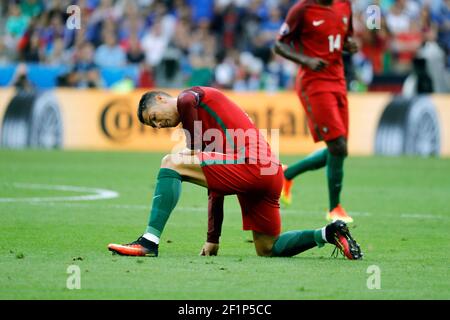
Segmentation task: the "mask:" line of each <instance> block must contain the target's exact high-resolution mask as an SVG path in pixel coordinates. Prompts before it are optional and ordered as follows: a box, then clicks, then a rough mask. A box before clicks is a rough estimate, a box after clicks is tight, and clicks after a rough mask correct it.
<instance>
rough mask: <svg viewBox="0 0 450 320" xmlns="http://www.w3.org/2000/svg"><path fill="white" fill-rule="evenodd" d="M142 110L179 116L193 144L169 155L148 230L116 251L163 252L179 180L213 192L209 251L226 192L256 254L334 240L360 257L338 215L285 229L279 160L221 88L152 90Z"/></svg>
mask: <svg viewBox="0 0 450 320" xmlns="http://www.w3.org/2000/svg"><path fill="white" fill-rule="evenodd" d="M138 117H139V120H140V121H141V122H142V123H143V124H146V125H150V126H152V127H154V128H158V129H160V128H169V127H176V126H177V125H178V124H179V123H180V122H181V124H182V126H183V129H184V130H185V133H186V140H187V144H188V145H187V146H188V149H187V150H186V151H183V152H180V153H176V154H170V155H167V156H165V157H164V158H163V160H162V163H161V169H160V171H159V174H158V180H157V184H156V189H155V193H154V197H153V203H152V208H151V214H150V219H149V223H148V227H147V229H146V231H145V233H144V234H143V235H142V236H141V237H139V239H138V240H136V241H134V242H132V243H129V244H123V245H122V244H110V245H109V246H108V249H109V250H110V251H112V252H113V253H118V254H121V255H128V256H149V257H152V256H153V257H156V256H158V244H159V239H160V237H161V233H162V231H163V229H164V226H165V224H166V222H167V220H168V218H169V216H170V214H171V212H172V211H173V209H174V208H175V206H176V204H177V201H178V199H179V197H180V194H181V183H182V181H187V182H191V183H194V184H197V185H200V186H203V187H206V188H208V192H209V206H208V208H209V217H208V226H209V229H208V239H207V241H206V243H205V244H204V246H203V248H202V252H201V253H202V254H203V255H215V254H217V251H218V249H219V245H218V242H219V241H218V240H219V236H220V230H221V226H222V221H223V197H224V196H226V195H232V194H235V195H237V197H238V200H239V203H240V206H241V210H242V220H243V229H244V230H252V232H253V239H254V244H255V249H256V253H257V254H258V255H260V256H278V257H287V256H293V255H296V254H298V253H300V252H303V251H305V250H308V249H311V248H313V247H315V246H319V247H321V246H323V245H324V244H325V243H331V244H333V245H335V246H336V247H337V248H338V249H339V250H340V251H341V252H342V253H343V254H344V255H345V256H346V257H347V258H348V259H361V258H362V253H361V250H360V248H359V245H358V244H357V243H356V241H355V240H354V239H353V238H352V236H351V235H350V232H349V230H348V228H347V226H346V224H345V222H343V221H340V220H337V221H334V222H333V223H330V224H329V225H327V226H326V227H323V228H321V229H317V230H302V231H300V230H298V231H289V232H285V233H283V234H281V235H280V230H281V221H280V212H279V210H280V205H279V198H280V193H281V189H282V185H283V169H282V167H281V164H280V162H279V160H278V159H277V157H275V156H274V155H272V153H271V150H270V146H269V144H268V143H267V141H266V140H265V139H264V137H263V136H262V134H260V132H259V130H258V129H257V128H256V127H255V125H254V124H253V122H252V121H251V120H250V118H249V117H248V116H247V114H246V113H245V112H243V111H242V110H241V109H240V108H239V107H238V106H237V105H236V104H235V103H233V102H232V101H231V100H229V99H228V98H227V97H226V96H225V95H224V94H223V93H221V92H220V91H218V90H216V89H213V88H208V87H193V88H190V89H188V90H185V91H183V92H182V93H181V94H180V95H179V96H178V97H172V96H170V95H169V94H167V93H165V92H161V91H153V92H147V93H146V94H144V95H143V96H142V98H141V100H140V102H139V108H138ZM208 142H209V143H208ZM208 150H209V151H208ZM211 150H214V151H211ZM217 150H220V151H221V152H217Z"/></svg>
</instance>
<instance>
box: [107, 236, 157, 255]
mask: <svg viewBox="0 0 450 320" xmlns="http://www.w3.org/2000/svg"><path fill="white" fill-rule="evenodd" d="M108 250H109V251H112V253H113V254H120V255H121V256H138V257H157V256H158V245H157V244H156V243H154V242H152V241H150V240H147V239H145V238H144V237H140V238H139V239H137V240H136V241H133V242H131V243H127V244H115V243H110V244H109V245H108Z"/></svg>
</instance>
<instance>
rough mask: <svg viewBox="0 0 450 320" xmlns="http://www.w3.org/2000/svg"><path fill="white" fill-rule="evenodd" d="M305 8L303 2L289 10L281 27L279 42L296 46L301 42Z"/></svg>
mask: <svg viewBox="0 0 450 320" xmlns="http://www.w3.org/2000/svg"><path fill="white" fill-rule="evenodd" d="M304 13H305V6H304V3H303V1H299V2H297V3H296V4H295V5H293V6H292V7H291V9H289V11H288V14H287V16H286V19H285V20H284V23H283V24H282V25H281V28H280V31H279V34H278V41H281V42H284V43H286V44H289V45H291V44H293V42H294V44H296V43H295V42H298V41H299V40H300V31H301V28H302V24H303V19H304Z"/></svg>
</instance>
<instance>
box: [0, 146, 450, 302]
mask: <svg viewBox="0 0 450 320" xmlns="http://www.w3.org/2000/svg"><path fill="white" fill-rule="evenodd" d="M160 159H161V154H149V153H89V152H38V151H26V152H14V151H5V150H3V151H0V179H1V180H0V198H10V197H16V198H23V197H48V196H53V197H55V196H67V195H74V193H73V192H64V191H49V190H45V191H39V190H35V189H32V190H30V189H26V188H18V187H17V183H34V184H48V185H70V186H83V187H92V188H104V189H111V190H114V191H117V192H119V193H120V197H119V198H116V199H111V200H99V201H73V202H67V201H59V202H58V201H54V202H50V203H49V202H35V203H32V202H10V203H6V202H0V299H449V298H450V284H449V279H450V273H449V266H450V258H449V252H450V241H449V235H448V234H449V227H450V225H449V224H450V223H449V222H450V209H449V206H448V203H449V195H450V174H449V173H450V160H448V159H447V160H442V159H441V160H439V159H421V158H356V157H351V158H350V159H349V160H348V161H347V162H346V171H345V184H344V191H343V202H344V205H345V207H346V208H347V209H348V211H350V213H352V214H353V216H354V218H355V221H356V222H355V223H354V225H353V226H352V228H351V231H352V233H353V235H354V236H355V238H356V239H357V240H358V242H360V244H361V247H362V249H363V251H364V253H365V257H364V260H362V261H348V260H344V259H343V258H338V259H334V258H331V257H330V254H331V252H332V250H333V247H332V246H330V245H328V246H325V247H324V248H322V249H317V248H316V249H313V250H310V251H308V252H306V253H303V254H301V255H299V256H296V257H293V258H261V257H256V255H255V252H254V248H253V244H252V243H251V242H249V240H250V239H251V234H250V232H244V231H242V230H241V217H240V212H239V207H238V205H237V200H236V198H235V197H233V196H230V197H227V200H226V203H225V211H226V213H225V220H224V229H223V236H222V243H221V248H220V252H219V254H220V255H219V256H217V257H199V256H198V255H197V254H198V252H199V251H200V248H201V246H202V244H203V242H204V240H205V235H206V225H207V214H206V205H207V203H206V191H205V190H203V189H201V188H200V187H196V186H193V185H189V184H183V194H182V197H181V199H180V202H179V204H178V207H177V209H176V210H175V211H174V212H173V214H172V217H171V219H170V220H169V222H168V225H167V227H166V229H165V232H164V234H163V238H162V243H161V244H160V257H158V258H156V259H155V258H145V259H144V258H126V257H118V256H112V255H111V254H110V253H109V252H108V251H107V250H106V246H107V244H108V243H109V242H129V241H132V240H135V238H137V237H138V236H139V235H140V234H141V233H142V232H143V231H144V229H145V226H146V223H147V219H148V211H149V203H150V201H151V197H152V193H153V189H154V186H155V177H156V174H157V172H158V167H159V163H160ZM295 159H296V157H284V158H283V160H284V161H285V162H286V163H289V162H292V161H294V160H295ZM293 190H294V197H295V199H294V203H293V205H292V206H291V207H290V208H289V209H287V210H285V209H283V210H282V220H283V230H291V229H312V228H317V227H321V226H323V225H324V224H325V220H324V217H325V210H326V206H327V203H328V200H327V189H326V179H325V171H324V170H322V171H317V172H312V173H308V174H306V175H304V176H303V177H301V179H299V180H297V181H296V184H295V185H294V189H293ZM75 194H76V195H81V194H78V193H75ZM70 265H78V266H79V267H80V270H81V289H80V290H69V289H67V288H66V280H67V277H68V276H69V275H68V274H67V272H66V271H67V268H68V266H70ZM371 265H377V266H378V267H379V268H380V270H381V289H379V290H377V289H374V290H369V289H368V288H367V285H366V283H367V279H368V277H369V274H368V273H367V268H368V267H369V266H371Z"/></svg>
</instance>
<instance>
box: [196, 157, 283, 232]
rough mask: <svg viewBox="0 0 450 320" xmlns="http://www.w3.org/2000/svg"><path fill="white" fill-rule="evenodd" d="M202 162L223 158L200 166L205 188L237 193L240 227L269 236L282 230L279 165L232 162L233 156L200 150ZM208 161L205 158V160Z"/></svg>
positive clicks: (219, 191) (280, 170)
mask: <svg viewBox="0 0 450 320" xmlns="http://www.w3.org/2000/svg"><path fill="white" fill-rule="evenodd" d="M198 157H199V159H200V160H201V161H202V163H204V162H205V160H208V159H214V160H217V158H218V157H222V158H223V160H224V161H223V162H222V163H220V162H218V161H215V164H209V165H208V164H206V165H202V170H203V173H204V174H205V177H206V181H207V183H208V189H209V190H210V191H213V192H215V193H218V194H222V195H232V194H236V195H237V197H238V200H239V204H240V206H241V213H242V228H243V230H253V231H256V232H260V233H263V234H267V235H270V236H275V237H276V236H278V235H279V234H280V231H281V218H280V204H279V198H280V193H281V189H282V186H283V170H282V168H281V166H280V165H279V164H275V163H272V164H271V165H268V166H267V167H263V166H261V165H260V164H245V163H241V164H233V163H232V162H231V163H230V161H228V162H227V160H232V159H235V156H234V155H224V154H218V153H213V152H201V153H200V154H199V155H198ZM207 162H208V161H206V163H207Z"/></svg>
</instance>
